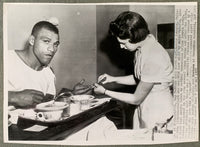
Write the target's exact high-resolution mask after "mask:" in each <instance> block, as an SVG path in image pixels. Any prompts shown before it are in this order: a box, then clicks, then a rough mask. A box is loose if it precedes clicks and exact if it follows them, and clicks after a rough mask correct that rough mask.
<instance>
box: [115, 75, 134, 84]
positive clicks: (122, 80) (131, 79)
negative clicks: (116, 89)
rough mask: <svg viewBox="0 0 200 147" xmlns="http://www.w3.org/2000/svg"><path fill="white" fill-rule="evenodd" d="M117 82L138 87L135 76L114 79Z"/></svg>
mask: <svg viewBox="0 0 200 147" xmlns="http://www.w3.org/2000/svg"><path fill="white" fill-rule="evenodd" d="M114 79H115V82H116V83H118V84H123V85H136V82H135V79H134V77H133V75H128V76H121V77H114Z"/></svg>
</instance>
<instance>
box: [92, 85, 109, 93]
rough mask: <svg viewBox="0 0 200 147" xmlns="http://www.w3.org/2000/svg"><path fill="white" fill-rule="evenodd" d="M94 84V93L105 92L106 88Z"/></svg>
mask: <svg viewBox="0 0 200 147" xmlns="http://www.w3.org/2000/svg"><path fill="white" fill-rule="evenodd" d="M94 86H95V88H94V92H95V93H96V94H105V91H106V89H105V88H104V87H103V86H101V85H99V84H96V83H95V84H94Z"/></svg>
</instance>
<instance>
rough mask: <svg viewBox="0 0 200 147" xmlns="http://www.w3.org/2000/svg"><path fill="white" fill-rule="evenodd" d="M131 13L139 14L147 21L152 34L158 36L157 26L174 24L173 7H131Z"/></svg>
mask: <svg viewBox="0 0 200 147" xmlns="http://www.w3.org/2000/svg"><path fill="white" fill-rule="evenodd" d="M130 11H134V12H137V13H139V14H140V15H142V16H143V17H144V19H145V20H146V21H147V23H148V26H149V30H150V32H151V33H152V34H153V35H155V37H156V34H157V24H163V23H174V11H175V10H174V6H172V5H131V6H130Z"/></svg>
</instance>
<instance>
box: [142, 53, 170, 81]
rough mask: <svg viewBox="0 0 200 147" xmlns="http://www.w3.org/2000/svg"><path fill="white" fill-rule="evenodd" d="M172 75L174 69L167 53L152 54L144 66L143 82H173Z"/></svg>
mask: <svg viewBox="0 0 200 147" xmlns="http://www.w3.org/2000/svg"><path fill="white" fill-rule="evenodd" d="M172 73H173V67H172V64H171V61H170V59H169V55H168V53H167V52H160V53H157V54H155V53H151V54H149V55H148V57H147V58H146V59H145V61H144V64H143V66H142V69H141V80H142V81H144V82H153V83H162V82H171V81H172Z"/></svg>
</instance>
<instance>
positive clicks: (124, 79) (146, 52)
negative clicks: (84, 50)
mask: <svg viewBox="0 0 200 147" xmlns="http://www.w3.org/2000/svg"><path fill="white" fill-rule="evenodd" d="M110 32H111V34H112V35H114V36H115V37H116V38H117V40H118V42H119V44H120V47H121V48H123V49H126V50H129V51H131V52H132V51H135V58H134V74H133V75H128V76H121V77H113V76H110V75H108V74H103V75H101V76H99V78H98V82H99V81H101V80H102V79H104V81H103V82H102V84H106V83H110V82H115V83H118V84H124V85H136V84H137V83H136V79H138V80H139V83H138V84H137V88H136V90H135V92H134V93H133V94H132V93H121V92H115V91H111V90H108V89H105V88H104V87H103V86H101V85H99V84H95V86H96V88H95V89H94V91H95V92H96V93H97V94H106V95H108V96H110V97H112V98H114V99H117V100H120V101H123V102H126V103H129V104H134V105H137V106H138V107H137V109H136V110H135V114H134V120H133V122H134V124H133V127H134V129H136V128H153V127H154V126H156V125H158V124H164V123H166V122H168V121H169V120H170V119H171V118H172V117H173V100H172V94H171V92H170V89H169V86H170V84H171V82H172V74H173V66H172V64H171V61H170V57H169V55H168V53H167V52H166V50H165V49H164V48H163V47H162V46H161V45H160V44H159V43H158V42H157V41H156V40H155V38H154V36H153V35H152V34H150V32H149V29H148V25H147V23H146V21H145V20H144V18H143V17H142V16H141V15H139V14H137V13H135V12H131V11H127V12H123V13H121V14H120V15H119V16H118V17H117V18H116V20H115V21H113V22H111V23H110ZM170 123H171V121H170V122H169V124H168V128H169V126H170Z"/></svg>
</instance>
